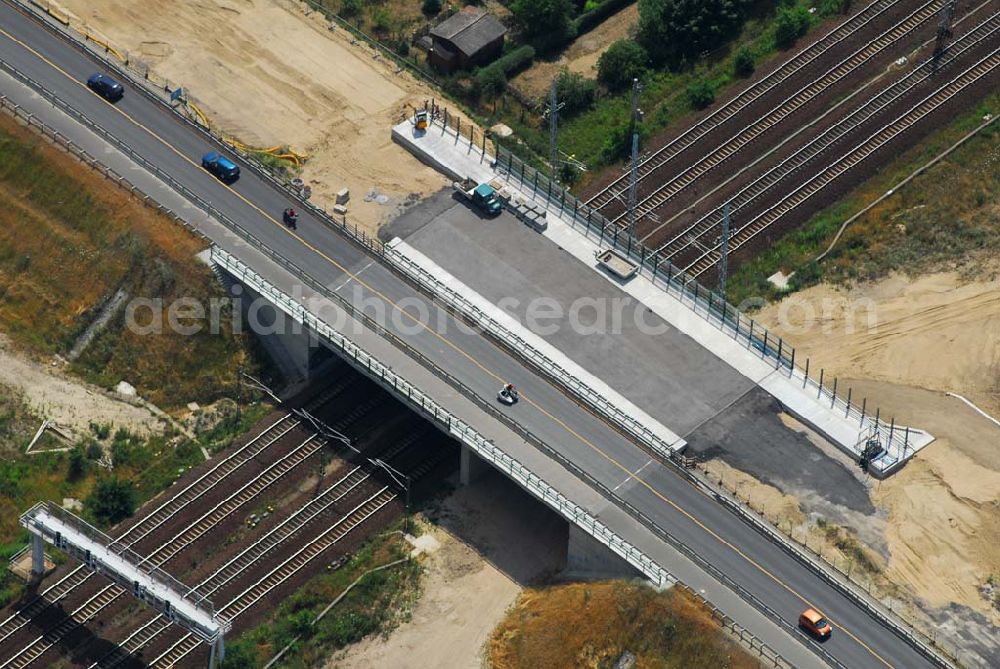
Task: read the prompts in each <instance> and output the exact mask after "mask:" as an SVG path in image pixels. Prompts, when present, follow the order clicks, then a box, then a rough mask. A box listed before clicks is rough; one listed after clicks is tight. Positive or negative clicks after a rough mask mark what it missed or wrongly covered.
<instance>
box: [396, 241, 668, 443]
mask: <svg viewBox="0 0 1000 669" xmlns="http://www.w3.org/2000/svg"><path fill="white" fill-rule="evenodd" d="M386 251H387V253H386V256H387V258H388V259H389V260H390V261H394V262H397V263H398V258H395V256H396V255H397V254H398V255H399V256H402V257H403V258H405V259H407V260H409V261H410V262H412V263H414V264H416V265H417V266H418V267H420V268H421V269H423V270H424V271H425V272H427V273H429V274H430V275H431V276H432V277H433V278H434V279H436V280H437V281H439V282H441V283H442V284H443V285H444V286H445V287H447V288H448V289H450V290H451V291H453V292H455V293H457V294H458V295H459V296H460V297H461V298H462V299H463V300H465V301H467V302H468V303H470V304H471V305H472V306H473V308H474V309H478V310H479V311H481V312H483V313H484V314H486V316H487V317H488V318H490V319H491V320H492V321H493V322H494V323H496V324H498V325H499V330H498V332H495V333H493V334H494V335H496V336H500V337H501V338H505V339H507V340H510V339H511V336H510V335H513V337H514V338H517V339H520V340H521V341H523V342H526V343H527V344H528V346H530V347H531V349H533V351H531V353H532V354H537V355H539V356H541V357H542V358H543V359H545V360H546V361H547V362H548V363H551V364H554V365H555V366H557V367H559V368H561V369H562V370H565V371H566V372H567V373H568V374H569V375H570V376H572V377H574V378H575V379H576V380H577V381H580V382H582V383H583V384H584V385H585V386H587V387H588V388H589V389H590V390H591V391H593V392H594V393H596V394H597V395H599V396H600V397H601V398H602V399H603V400H605V401H607V402H608V403H610V404H612V405H613V406H614V407H615V408H617V409H618V410H619V411H621V412H622V413H624V414H625V415H627V416H629V417H631V418H633V419H635V420H637V421H638V422H640V423H641V424H642V425H644V426H645V427H646V428H647V429H648V430H650V431H651V432H652V433H653V434H655V435H656V436H657V437H659V439H660V440H661V441H663V442H665V443H666V444H667V445H668V447H669V448H671V449H673V450H675V451H679V450H683V448H684V446H685V443H686V442H685V441H684V440H683V439H681V437H680V436H679V435H677V434H676V433H674V432H673V431H672V430H670V429H669V428H667V427H666V426H665V425H663V424H662V423H661V422H660V421H658V420H656V419H655V418H653V417H652V416H650V415H649V414H648V413H646V412H645V411H643V410H642V409H640V408H639V407H638V406H636V405H635V404H634V403H633V402H631V401H630V400H628V399H627V398H626V397H625V396H623V395H622V394H621V393H619V392H618V391H617V390H615V389H614V388H612V387H611V386H609V385H608V384H607V383H605V382H604V381H603V380H601V379H600V378H598V377H597V376H595V375H594V374H591V373H590V372H589V371H587V370H586V369H585V368H584V367H582V366H581V365H579V364H577V363H576V362H575V361H573V360H572V359H571V358H570V357H569V356H567V355H566V354H565V353H563V352H562V351H560V350H559V349H558V348H556V347H555V346H553V345H552V344H550V343H549V342H547V341H546V340H545V339H543V338H542V337H540V336H538V335H537V334H535V333H534V332H532V331H531V330H530V329H528V328H527V327H525V326H524V325H523V324H522V323H521V322H520V321H519V320H517V319H516V318H514V317H513V316H511V315H510V314H508V313H507V312H506V311H504V310H503V309H501V308H500V307H498V306H496V305H495V304H493V303H492V302H490V301H489V300H488V299H486V298H485V297H483V296H482V295H480V294H479V293H477V292H476V291H475V290H473V289H472V288H470V287H469V286H467V285H466V284H464V283H463V282H462V280H461V279H459V278H458V277H456V276H454V275H453V274H451V273H450V272H448V271H447V270H446V269H444V268H443V267H441V266H440V265H439V264H437V263H436V262H434V261H433V260H431V259H430V258H428V257H427V256H426V255H424V254H423V253H421V252H420V251H418V250H417V249H415V248H413V247H412V246H410V245H409V244H407V243H406V242H405V241H403V240H402V239H400V238H398V237H396V238H395V239H393V240H392V241H391V242H389V243H388V244H387V245H386ZM403 271H405V269H404V270H403ZM522 353H528V351H523V352H522ZM664 455H669V454H667V453H665V454H664Z"/></svg>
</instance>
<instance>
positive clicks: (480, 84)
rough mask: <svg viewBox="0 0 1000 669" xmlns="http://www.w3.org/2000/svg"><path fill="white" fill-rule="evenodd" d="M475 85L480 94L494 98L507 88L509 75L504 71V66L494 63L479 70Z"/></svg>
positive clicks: (474, 80)
mask: <svg viewBox="0 0 1000 669" xmlns="http://www.w3.org/2000/svg"><path fill="white" fill-rule="evenodd" d="M473 85H474V86H475V89H476V93H477V94H478V95H481V96H483V97H487V98H489V99H491V100H492V99H493V98H495V97H497V96H498V95H500V94H501V93H503V92H504V91H505V90H506V89H507V75H505V74H504V73H503V68H500V67H497V66H496V65H495V64H494V65H491V66H489V67H484V68H483V69H481V70H479V72H477V73H476V76H475V78H474V79H473Z"/></svg>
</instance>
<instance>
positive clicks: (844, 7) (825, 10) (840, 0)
mask: <svg viewBox="0 0 1000 669" xmlns="http://www.w3.org/2000/svg"><path fill="white" fill-rule="evenodd" d="M818 9H819V15H820V16H824V17H825V16H836V15H838V14H847V13H848V12H850V11H851V0H821V2H820V3H819V7H818Z"/></svg>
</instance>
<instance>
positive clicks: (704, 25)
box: [639, 0, 753, 65]
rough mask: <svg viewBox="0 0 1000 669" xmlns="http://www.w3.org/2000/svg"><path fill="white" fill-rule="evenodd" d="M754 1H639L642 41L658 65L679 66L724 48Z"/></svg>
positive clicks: (651, 58) (741, 23) (640, 37)
mask: <svg viewBox="0 0 1000 669" xmlns="http://www.w3.org/2000/svg"><path fill="white" fill-rule="evenodd" d="M752 4H753V3H752V0H639V42H640V43H641V44H642V45H643V46H645V47H646V51H647V53H648V54H649V57H650V60H652V61H653V62H654V63H657V64H661V63H668V64H672V65H679V64H681V63H683V62H684V61H685V60H691V59H693V58H695V57H697V56H698V55H699V54H700V53H701V52H703V51H711V50H712V49H715V48H717V47H719V46H722V45H723V44H724V43H725V42H726V40H728V39H729V38H731V37H732V36H733V35H735V34H736V32H737V31H738V30H739V28H740V26H742V25H743V20H744V18H745V16H746V11H747V8H748V7H749V6H751V5H752Z"/></svg>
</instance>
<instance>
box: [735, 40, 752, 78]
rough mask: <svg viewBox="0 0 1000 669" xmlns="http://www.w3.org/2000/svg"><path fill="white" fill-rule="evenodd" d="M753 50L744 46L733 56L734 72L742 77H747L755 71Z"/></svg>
mask: <svg viewBox="0 0 1000 669" xmlns="http://www.w3.org/2000/svg"><path fill="white" fill-rule="evenodd" d="M754 67H755V65H754V62H753V52H752V51H750V49H749V48H747V47H743V48H742V49H740V50H739V51H737V52H736V57H735V58H733V74H734V75H736V76H737V77H740V78H741V79H745V78H746V77H749V76H750V75H751V74H753V71H754Z"/></svg>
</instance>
